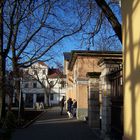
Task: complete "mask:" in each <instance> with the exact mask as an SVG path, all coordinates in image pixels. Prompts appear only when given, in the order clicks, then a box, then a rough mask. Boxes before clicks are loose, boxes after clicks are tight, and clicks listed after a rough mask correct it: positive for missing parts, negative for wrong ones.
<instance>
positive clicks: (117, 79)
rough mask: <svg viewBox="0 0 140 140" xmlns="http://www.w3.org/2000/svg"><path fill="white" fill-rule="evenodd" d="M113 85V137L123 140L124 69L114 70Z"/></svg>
mask: <svg viewBox="0 0 140 140" xmlns="http://www.w3.org/2000/svg"><path fill="white" fill-rule="evenodd" d="M108 76H109V80H110V84H111V135H112V137H113V138H114V139H116V140H121V139H122V135H123V82H122V68H119V69H115V70H113V71H112V72H111V73H110V74H109V75H108Z"/></svg>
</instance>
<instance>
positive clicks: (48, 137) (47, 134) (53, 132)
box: [11, 107, 99, 140]
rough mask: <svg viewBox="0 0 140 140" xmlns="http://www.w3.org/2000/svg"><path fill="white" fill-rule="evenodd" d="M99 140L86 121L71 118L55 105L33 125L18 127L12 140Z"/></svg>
mask: <svg viewBox="0 0 140 140" xmlns="http://www.w3.org/2000/svg"><path fill="white" fill-rule="evenodd" d="M19 139H20V140H99V138H97V135H96V134H95V133H94V132H93V131H92V129H90V128H89V127H88V125H87V124H86V123H85V122H82V121H78V120H76V119H75V118H72V119H69V118H68V116H67V114H66V112H64V115H60V108H59V107H53V108H51V109H48V110H47V111H46V112H44V113H43V114H42V115H41V117H40V118H38V119H37V120H36V121H35V122H34V123H33V124H32V125H30V126H29V127H27V128H25V129H17V130H16V131H15V132H14V133H13V134H12V138H11V140H19Z"/></svg>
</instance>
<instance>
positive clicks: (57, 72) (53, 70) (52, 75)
mask: <svg viewBox="0 0 140 140" xmlns="http://www.w3.org/2000/svg"><path fill="white" fill-rule="evenodd" d="M48 77H49V78H58V77H61V78H64V77H65V76H64V75H63V73H62V72H61V71H60V70H59V69H58V68H51V69H49V71H48Z"/></svg>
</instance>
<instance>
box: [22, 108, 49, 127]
mask: <svg viewBox="0 0 140 140" xmlns="http://www.w3.org/2000/svg"><path fill="white" fill-rule="evenodd" d="M45 112H47V111H46V110H45V111H43V112H42V113H40V114H39V115H38V116H37V117H35V118H34V119H33V120H31V121H30V122H28V123H27V124H25V125H24V126H23V127H22V128H27V127H28V126H30V125H31V124H32V123H33V122H35V121H36V120H37V119H38V118H40V117H41V116H42V115H43V114H44V113H45Z"/></svg>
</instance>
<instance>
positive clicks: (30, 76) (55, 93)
mask: <svg viewBox="0 0 140 140" xmlns="http://www.w3.org/2000/svg"><path fill="white" fill-rule="evenodd" d="M23 71H24V76H23V79H22V83H21V91H22V95H23V99H24V103H25V107H30V108H34V107H35V106H34V105H35V104H36V103H37V102H38V103H40V102H43V103H44V104H46V105H47V102H48V100H47V97H48V98H49V104H50V105H57V104H59V101H60V100H61V98H62V96H65V77H64V76H63V74H60V71H59V70H58V69H53V68H52V69H49V67H48V66H47V65H46V64H45V63H44V62H38V63H35V64H33V65H32V66H31V67H29V68H27V69H24V70H23ZM50 85H51V87H50ZM48 95H49V96H48Z"/></svg>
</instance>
